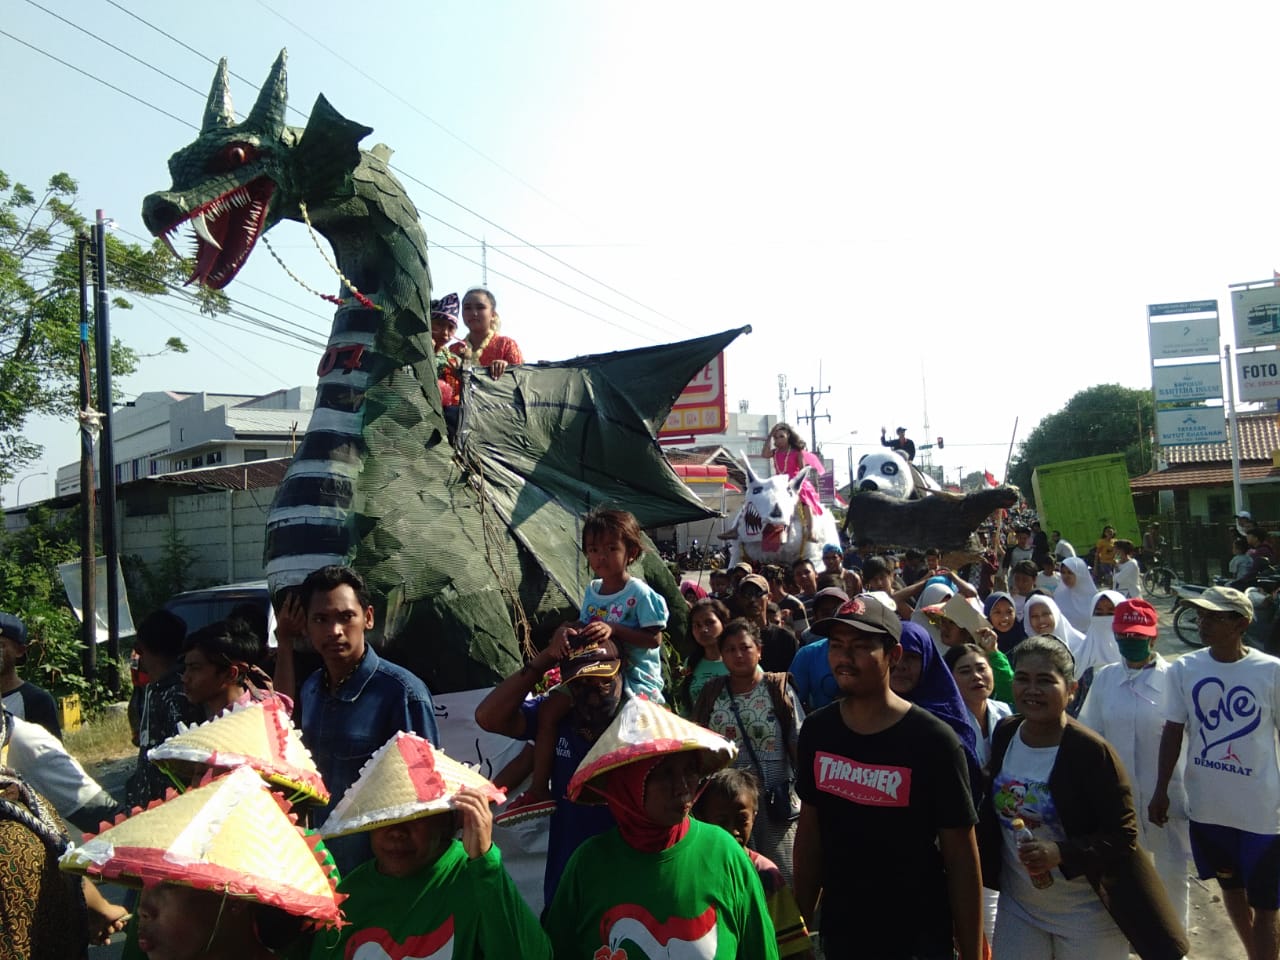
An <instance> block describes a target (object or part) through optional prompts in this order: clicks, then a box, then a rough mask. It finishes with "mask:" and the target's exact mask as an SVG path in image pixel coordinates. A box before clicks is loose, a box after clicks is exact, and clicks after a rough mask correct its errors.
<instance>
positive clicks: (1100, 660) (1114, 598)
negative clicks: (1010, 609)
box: [1067, 590, 1124, 717]
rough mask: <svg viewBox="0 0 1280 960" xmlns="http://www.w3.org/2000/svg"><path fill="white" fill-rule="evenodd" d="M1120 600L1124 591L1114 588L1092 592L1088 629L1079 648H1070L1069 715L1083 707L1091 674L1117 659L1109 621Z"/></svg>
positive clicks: (1118, 650)
mask: <svg viewBox="0 0 1280 960" xmlns="http://www.w3.org/2000/svg"><path fill="white" fill-rule="evenodd" d="M1123 600H1124V594H1122V593H1120V592H1119V591H1117V590H1099V591H1098V592H1097V593H1095V594H1094V595H1093V604H1092V606H1091V608H1090V609H1091V610H1092V612H1093V616H1091V617H1090V618H1089V629H1088V631H1087V632H1086V633H1085V635H1084V640H1083V642H1081V644H1080V647H1079V649H1076V648H1072V650H1071V653H1072V654H1073V655H1074V656H1075V658H1076V695H1075V697H1074V698H1073V699H1072V701H1071V704H1070V706H1068V707H1067V713H1068V714H1070V715H1071V716H1073V717H1078V716H1080V708H1081V707H1083V706H1084V698H1085V697H1086V696H1088V695H1089V688H1090V687H1091V686H1092V685H1093V677H1094V674H1095V673H1097V671H1099V670H1101V669H1102V668H1103V667H1105V666H1106V665H1107V664H1109V663H1116V662H1118V661H1119V660H1120V648H1119V647H1118V646H1116V635H1115V634H1114V633H1112V631H1111V621H1112V615H1113V614H1114V613H1115V610H1116V604H1118V603H1121V602H1122V601H1123Z"/></svg>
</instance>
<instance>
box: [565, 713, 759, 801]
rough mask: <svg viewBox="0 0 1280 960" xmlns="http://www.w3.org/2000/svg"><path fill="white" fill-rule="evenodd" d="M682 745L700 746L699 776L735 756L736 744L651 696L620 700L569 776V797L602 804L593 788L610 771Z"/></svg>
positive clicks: (678, 749)
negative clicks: (593, 742)
mask: <svg viewBox="0 0 1280 960" xmlns="http://www.w3.org/2000/svg"><path fill="white" fill-rule="evenodd" d="M686 750H697V751H700V753H701V755H702V756H701V758H700V759H701V764H700V767H701V770H702V775H703V776H707V775H708V774H712V773H714V772H715V771H717V770H719V769H721V768H723V767H727V766H728V765H729V764H731V763H732V762H733V758H734V757H736V756H737V755H738V748H737V746H736V745H734V744H733V743H732V742H731V741H729V740H726V739H725V738H724V737H722V736H720V735H719V734H717V733H712V732H711V731H710V730H708V729H707V728H706V727H700V726H698V725H697V724H696V723H690V722H689V721H688V720H685V719H684V718H683V717H678V716H676V715H675V714H674V713H672V712H671V711H670V710H668V709H667V708H666V707H663V706H660V705H658V704H656V703H654V702H653V701H652V700H646V699H645V698H643V697H632V698H631V699H629V700H626V701H624V702H623V704H622V709H620V710H619V711H618V715H617V716H616V717H614V718H613V723H611V724H609V728H608V729H607V730H605V732H604V733H602V734H601V735H600V739H599V740H597V741H596V742H595V745H594V746H592V748H591V749H590V750H589V751H588V752H587V755H586V756H585V757H583V758H582V763H580V764H578V769H577V770H575V771H574V774H573V776H572V777H571V778H570V780H569V789H568V791H567V792H568V795H569V799H570V800H577V801H578V802H579V803H603V802H604V797H603V796H601V795H600V794H599V791H597V790H595V789H593V788H594V787H595V786H596V785H597V783H598V782H599V781H600V779H601V778H603V776H604V775H605V774H607V773H608V772H609V771H611V770H616V769H617V768H618V767H621V766H624V765H625V764H628V763H633V762H634V761H636V760H643V759H644V758H646V757H656V756H662V755H663V754H668V753H683V752H684V751H686Z"/></svg>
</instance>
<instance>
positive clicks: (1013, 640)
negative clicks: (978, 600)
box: [982, 590, 1027, 656]
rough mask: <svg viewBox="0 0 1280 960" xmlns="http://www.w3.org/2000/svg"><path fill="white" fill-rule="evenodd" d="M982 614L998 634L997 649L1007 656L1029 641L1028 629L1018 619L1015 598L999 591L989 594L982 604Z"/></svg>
mask: <svg viewBox="0 0 1280 960" xmlns="http://www.w3.org/2000/svg"><path fill="white" fill-rule="evenodd" d="M982 612H983V613H984V614H985V615H986V618H987V619H988V620H989V621H991V629H992V630H994V631H995V632H996V648H997V649H998V650H999V651H1000V652H1001V653H1003V654H1005V655H1006V656H1007V655H1008V654H1009V653H1010V652H1011V651H1012V650H1013V648H1014V647H1016V646H1017V645H1018V644H1020V643H1021V642H1022V641H1023V640H1025V639H1027V628H1026V627H1024V626H1023V625H1022V621H1021V620H1019V619H1018V608H1017V606H1016V605H1015V604H1014V602H1013V597H1012V596H1011V595H1009V594H1007V593H1004V592H1002V591H999V590H997V591H996V592H995V593H992V594H989V595H988V596H987V599H986V600H984V601H983V602H982Z"/></svg>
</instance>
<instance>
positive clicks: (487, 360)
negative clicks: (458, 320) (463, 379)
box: [450, 287, 524, 380]
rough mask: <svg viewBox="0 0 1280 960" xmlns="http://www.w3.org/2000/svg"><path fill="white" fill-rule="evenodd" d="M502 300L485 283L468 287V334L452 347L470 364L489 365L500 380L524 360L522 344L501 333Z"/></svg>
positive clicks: (464, 300)
mask: <svg viewBox="0 0 1280 960" xmlns="http://www.w3.org/2000/svg"><path fill="white" fill-rule="evenodd" d="M497 307H498V301H497V300H496V299H495V298H494V296H493V294H492V293H490V292H489V291H488V290H486V289H484V288H483V287H475V288H473V289H471V290H468V291H467V295H466V296H465V297H463V298H462V322H463V323H465V324H466V325H467V336H466V338H465V339H463V341H462V342H461V343H455V344H454V345H453V346H452V347H450V349H451V350H452V351H453V352H454V353H455V354H456V355H457V356H459V357H461V358H462V361H463V363H464V365H466V366H478V367H488V368H489V376H491V377H493V379H495V380H497V379H498V378H499V377H500V376H502V374H503V373H504V372H505V371H506V369H507V368H508V367H510V366H515V365H516V364H521V363H524V356H523V355H522V354H521V353H520V347H519V345H518V344H517V343H516V342H515V341H514V340H512V339H511V338H510V337H503V336H499V335H498V329H499V327H500V326H501V322H502V321H501V319H500V318H499V317H498V310H497Z"/></svg>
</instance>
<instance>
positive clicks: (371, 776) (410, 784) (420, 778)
mask: <svg viewBox="0 0 1280 960" xmlns="http://www.w3.org/2000/svg"><path fill="white" fill-rule="evenodd" d="M463 787H473V788H475V789H476V790H480V791H481V792H483V793H484V794H485V795H486V796H488V798H489V799H490V800H492V801H493V802H494V803H501V802H502V801H503V800H505V799H506V791H505V790H502V789H500V788H498V787H495V786H494V785H493V784H492V783H490V782H489V781H488V780H486V779H485V778H484V777H483V776H481V775H480V774H478V773H476V771H474V770H472V769H471V768H470V767H466V766H463V765H462V764H461V763H458V761H456V760H451V759H450V758H449V757H447V756H445V754H444V752H443V751H441V750H437V749H435V748H434V747H432V746H431V743H430V741H428V740H424V739H423V738H422V737H419V736H418V735H417V734H413V733H405V732H403V731H401V732H400V733H397V734H396V735H395V736H394V737H392V738H391V739H390V740H388V741H387V742H386V743H384V744H383V745H382V746H381V747H379V748H378V751H377V753H375V754H374V755H373V756H372V757H370V758H369V759H368V760H367V761H366V762H365V765H364V766H363V767H361V768H360V776H359V778H358V779H357V780H356V782H355V783H353V784H352V785H351V788H350V789H349V790H347V792H346V793H345V794H343V795H342V799H341V800H339V801H338V803H337V806H335V807H334V808H333V812H332V813H331V814H329V819H328V820H326V821H325V823H324V826H322V827H321V828H320V833H321V835H322V836H325V837H341V836H345V835H346V834H348V833H359V832H360V831H362V830H372V829H374V828H375V827H385V826H389V825H390V824H393V823H403V822H404V821H406V820H416V819H418V818H419V817H427V816H430V815H431V814H433V813H444V812H445V811H446V810H452V809H453V797H454V795H455V794H456V793H457V792H458V791H459V790H461V789H462V788H463Z"/></svg>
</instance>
